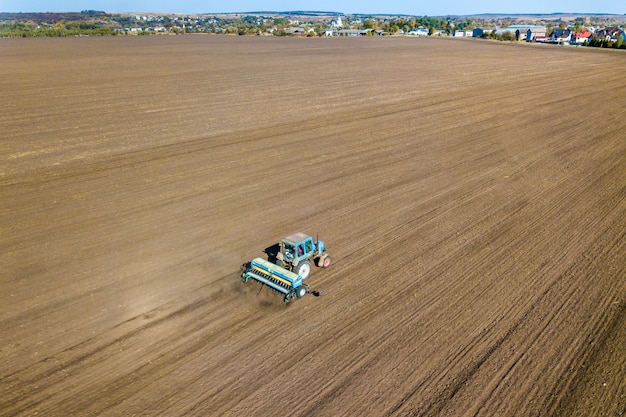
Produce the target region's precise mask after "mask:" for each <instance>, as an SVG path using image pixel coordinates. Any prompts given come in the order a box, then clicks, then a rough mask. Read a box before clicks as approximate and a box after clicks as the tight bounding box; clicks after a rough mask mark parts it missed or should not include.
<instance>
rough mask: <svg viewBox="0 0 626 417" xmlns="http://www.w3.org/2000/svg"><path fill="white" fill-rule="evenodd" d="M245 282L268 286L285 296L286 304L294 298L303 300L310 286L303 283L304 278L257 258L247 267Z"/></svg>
mask: <svg viewBox="0 0 626 417" xmlns="http://www.w3.org/2000/svg"><path fill="white" fill-rule="evenodd" d="M241 279H242V280H243V282H248V280H249V279H253V280H256V281H258V282H260V283H261V284H264V285H267V286H268V287H269V288H271V289H272V290H274V291H277V292H279V293H282V294H285V302H286V303H288V302H289V301H290V300H291V299H292V298H294V297H298V298H302V297H304V295H305V294H306V293H307V291H308V286H307V285H306V284H303V283H302V277H301V276H300V275H298V274H296V273H294V272H291V271H289V270H287V269H285V268H282V267H280V266H278V265H274V264H273V263H271V262H270V261H266V260H265V259H261V258H255V259H253V260H252V261H251V262H249V263H248V264H247V265H246V266H245V270H244V272H243V274H241Z"/></svg>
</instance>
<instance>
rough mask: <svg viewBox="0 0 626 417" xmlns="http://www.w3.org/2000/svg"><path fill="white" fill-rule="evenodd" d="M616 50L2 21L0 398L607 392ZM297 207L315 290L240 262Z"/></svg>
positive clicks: (619, 370) (620, 179)
mask: <svg viewBox="0 0 626 417" xmlns="http://www.w3.org/2000/svg"><path fill="white" fill-rule="evenodd" d="M625 65H626V55H625V54H624V53H619V52H617V51H606V50H592V49H585V48H559V47H542V46H538V45H526V44H517V45H516V44H507V43H494V42H488V41H462V40H453V39H430V38H428V39H422V38H420V39H413V38H359V39H347V38H342V39H284V38H264V37H257V38H253V37H220V36H179V37H166V36H163V37H157V36H154V37H116V38H101V39H96V38H68V39H16V40H7V39H4V40H0V97H1V100H0V132H1V138H0V227H1V232H0V233H1V234H0V265H1V272H0V306H1V307H0V341H1V344H0V363H1V366H0V415H2V416H27V415H35V414H38V415H45V416H80V415H85V416H87V415H105V416H132V415H141V416H157V415H160V416H282V415H291V416H359V415H361V416H537V415H542V416H592V415H594V416H600V415H604V416H623V415H625V414H626V378H624V375H626V344H625V343H624V340H626V261H625V259H626V236H625V235H626V110H625V109H626V107H625V106H624V104H625V103H626V75H625V74H626V73H625V72H624V68H625ZM295 231H303V232H307V233H310V234H312V235H313V236H317V235H319V238H320V239H321V240H323V241H324V242H325V243H326V246H327V249H328V251H329V253H330V254H331V256H332V259H333V264H332V265H331V267H330V268H328V269H317V268H316V269H314V271H313V273H312V275H311V277H310V278H309V279H308V283H309V284H310V285H311V287H312V289H316V290H323V292H324V295H322V296H321V297H315V296H313V295H312V294H309V295H307V296H305V297H304V298H302V299H298V300H295V301H293V302H292V303H289V304H284V303H283V301H282V297H281V296H280V295H278V294H276V293H273V292H271V291H269V290H268V288H264V287H261V286H259V285H256V284H253V283H247V284H244V283H242V282H241V280H240V279H239V274H240V271H239V268H240V266H241V265H242V264H243V263H244V262H246V261H249V260H250V259H252V258H254V257H257V256H264V254H263V250H264V249H265V248H267V247H269V246H271V245H272V244H274V243H275V242H277V241H278V239H280V238H281V237H283V236H285V235H288V234H291V233H293V232H295Z"/></svg>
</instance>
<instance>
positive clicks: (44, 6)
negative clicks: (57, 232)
mask: <svg viewBox="0 0 626 417" xmlns="http://www.w3.org/2000/svg"><path fill="white" fill-rule="evenodd" d="M81 10H102V11H106V12H171V13H220V12H252V11H287V10H315V11H333V12H340V13H365V14H369V13H389V14H408V15H415V16H424V15H427V16H443V15H459V14H479V13H555V12H568V13H613V14H626V1H624V0H560V1H555V0H524V1H510V0H508V1H507V0H474V1H468V0H434V1H433V0H429V1H421V0H416V1H410V0H377V1H374V0H358V1H357V0H296V1H287V0H221V1H215V0H205V1H200V0H178V1H165V0H108V1H107V0H0V12H46V11H50V12H63V11H81Z"/></svg>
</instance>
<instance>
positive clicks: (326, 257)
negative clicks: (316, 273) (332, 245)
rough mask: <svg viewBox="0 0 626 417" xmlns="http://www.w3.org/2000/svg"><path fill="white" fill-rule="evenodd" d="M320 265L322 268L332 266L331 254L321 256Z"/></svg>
mask: <svg viewBox="0 0 626 417" xmlns="http://www.w3.org/2000/svg"><path fill="white" fill-rule="evenodd" d="M320 266H321V267H322V268H328V267H329V266H330V255H324V256H322V257H321V258H320Z"/></svg>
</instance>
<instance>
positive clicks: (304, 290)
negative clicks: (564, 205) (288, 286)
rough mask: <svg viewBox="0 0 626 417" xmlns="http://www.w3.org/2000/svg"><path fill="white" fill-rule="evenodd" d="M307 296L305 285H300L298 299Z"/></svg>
mask: <svg viewBox="0 0 626 417" xmlns="http://www.w3.org/2000/svg"><path fill="white" fill-rule="evenodd" d="M305 294H306V287H305V286H304V285H300V286H299V287H298V288H296V296H297V297H298V298H302V297H304V295H305Z"/></svg>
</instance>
